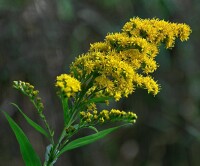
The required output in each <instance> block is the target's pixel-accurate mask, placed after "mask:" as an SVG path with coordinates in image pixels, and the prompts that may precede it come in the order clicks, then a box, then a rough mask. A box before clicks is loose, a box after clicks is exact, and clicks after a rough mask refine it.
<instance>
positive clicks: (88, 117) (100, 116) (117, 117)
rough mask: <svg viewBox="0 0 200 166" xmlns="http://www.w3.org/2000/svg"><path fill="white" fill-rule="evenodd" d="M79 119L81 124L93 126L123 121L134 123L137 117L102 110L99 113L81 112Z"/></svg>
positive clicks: (123, 112) (126, 113)
mask: <svg viewBox="0 0 200 166" xmlns="http://www.w3.org/2000/svg"><path fill="white" fill-rule="evenodd" d="M80 119H81V122H82V123H83V124H88V125H94V124H98V123H106V122H115V121H124V122H128V123H135V120H136V119H137V115H136V114H135V113H133V112H125V111H120V110H116V109H111V110H110V111H108V110H102V111H101V112H99V113H98V112H97V111H96V110H94V111H91V112H90V111H87V112H85V111H81V112H80Z"/></svg>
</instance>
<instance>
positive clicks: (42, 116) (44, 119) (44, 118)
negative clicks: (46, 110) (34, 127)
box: [31, 100, 54, 144]
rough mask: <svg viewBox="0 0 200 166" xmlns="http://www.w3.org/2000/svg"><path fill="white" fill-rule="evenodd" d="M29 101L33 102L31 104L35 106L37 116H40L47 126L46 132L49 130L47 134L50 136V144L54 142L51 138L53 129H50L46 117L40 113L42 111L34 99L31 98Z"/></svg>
mask: <svg viewBox="0 0 200 166" xmlns="http://www.w3.org/2000/svg"><path fill="white" fill-rule="evenodd" d="M31 102H32V103H33V105H34V106H35V108H36V109H37V111H38V113H39V116H40V117H41V119H42V120H43V122H44V124H45V127H46V128H47V130H48V132H49V136H50V142H51V144H54V139H53V135H54V132H53V130H51V128H50V126H49V124H48V122H47V120H46V117H45V115H44V114H43V113H42V111H41V110H40V109H39V108H38V107H37V105H36V103H35V101H34V100H31Z"/></svg>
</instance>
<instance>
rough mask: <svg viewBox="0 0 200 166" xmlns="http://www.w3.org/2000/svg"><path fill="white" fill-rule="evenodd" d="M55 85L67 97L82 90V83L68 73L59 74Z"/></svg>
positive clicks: (59, 92)
mask: <svg viewBox="0 0 200 166" xmlns="http://www.w3.org/2000/svg"><path fill="white" fill-rule="evenodd" d="M55 86H56V87H57V88H58V94H59V95H63V96H65V97H71V96H73V95H74V94H75V93H76V92H78V91H80V90H81V83H80V82H79V81H78V80H77V79H75V78H73V77H71V76H70V75H68V74H61V75H60V76H57V79H56V84H55Z"/></svg>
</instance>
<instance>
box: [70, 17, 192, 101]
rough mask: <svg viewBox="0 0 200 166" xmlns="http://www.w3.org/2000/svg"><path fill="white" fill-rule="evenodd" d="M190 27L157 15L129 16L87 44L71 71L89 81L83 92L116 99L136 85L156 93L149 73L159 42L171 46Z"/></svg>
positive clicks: (156, 90) (153, 66)
mask: <svg viewBox="0 0 200 166" xmlns="http://www.w3.org/2000/svg"><path fill="white" fill-rule="evenodd" d="M190 33H191V29H190V27H189V26H188V25H186V24H177V23H170V22H166V21H164V20H159V19H155V18H154V19H141V18H138V17H136V18H132V19H130V21H129V22H127V23H126V24H125V25H124V27H123V28H122V32H119V33H110V34H108V35H107V36H106V37H105V40H104V42H97V43H94V44H91V46H90V49H89V51H88V52H87V53H85V54H82V55H80V56H79V57H78V58H77V59H76V60H75V62H74V63H73V64H72V65H71V74H72V75H73V76H74V77H75V78H76V79H78V80H80V81H83V80H84V81H85V82H84V85H82V86H87V85H89V84H90V81H93V83H92V84H90V86H89V87H87V88H88V94H87V96H90V95H91V94H93V95H96V96H110V97H113V98H115V100H116V101H118V100H119V99H120V98H122V97H127V96H128V95H129V94H131V93H133V92H134V90H135V89H136V88H137V87H140V88H144V89H147V91H148V93H152V94H153V95H156V94H157V93H158V92H159V89H160V87H159V84H158V83H157V81H155V80H154V78H153V77H152V76H151V75H150V74H151V73H153V72H154V71H155V70H156V69H157V68H158V64H157V63H156V61H155V57H156V56H157V55H158V53H159V45H160V44H161V43H164V44H165V46H166V49H169V48H172V47H173V46H174V42H175V39H176V38H180V40H181V41H185V40H187V39H188V38H189V35H190Z"/></svg>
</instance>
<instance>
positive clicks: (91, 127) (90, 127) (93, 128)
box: [88, 126, 99, 133]
mask: <svg viewBox="0 0 200 166" xmlns="http://www.w3.org/2000/svg"><path fill="white" fill-rule="evenodd" d="M88 128H89V129H92V130H94V131H95V132H96V133H98V132H99V131H98V130H97V128H96V127H94V126H88Z"/></svg>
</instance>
